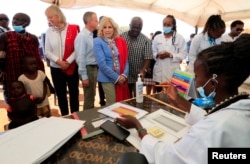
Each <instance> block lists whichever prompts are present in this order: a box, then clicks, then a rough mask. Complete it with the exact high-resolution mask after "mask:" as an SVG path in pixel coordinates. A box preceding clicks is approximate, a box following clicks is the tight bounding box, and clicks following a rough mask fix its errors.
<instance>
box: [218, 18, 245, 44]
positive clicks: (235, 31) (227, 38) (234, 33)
mask: <svg viewBox="0 0 250 164" xmlns="http://www.w3.org/2000/svg"><path fill="white" fill-rule="evenodd" d="M230 28H231V31H230V32H229V33H227V34H224V35H222V39H221V41H222V42H233V41H235V40H236V39H237V38H238V37H239V35H240V34H241V32H242V31H244V22H242V21H241V20H235V21H233V22H232V23H231V25H230Z"/></svg>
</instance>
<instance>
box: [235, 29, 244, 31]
mask: <svg viewBox="0 0 250 164" xmlns="http://www.w3.org/2000/svg"><path fill="white" fill-rule="evenodd" d="M236 31H244V29H242V28H236Z"/></svg>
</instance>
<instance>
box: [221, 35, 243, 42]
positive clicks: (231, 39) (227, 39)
mask: <svg viewBox="0 0 250 164" xmlns="http://www.w3.org/2000/svg"><path fill="white" fill-rule="evenodd" d="M238 37H239V36H236V37H234V38H232V37H231V36H230V35H229V34H224V35H222V37H221V41H222V42H233V41H235V40H236V39H237V38H238Z"/></svg>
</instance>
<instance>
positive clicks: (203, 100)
mask: <svg viewBox="0 0 250 164" xmlns="http://www.w3.org/2000/svg"><path fill="white" fill-rule="evenodd" d="M216 77H217V75H215V74H214V75H213V78H212V79H214V80H215V78H216ZM212 79H209V80H208V81H207V82H206V83H205V85H203V86H201V87H199V88H197V91H198V93H199V94H200V96H201V97H200V98H196V99H194V100H193V104H195V105H197V106H199V107H201V108H203V109H210V108H212V107H214V106H215V102H214V97H215V95H216V92H215V90H214V91H213V92H211V93H210V94H209V95H208V96H206V94H205V90H204V87H205V86H206V85H207V84H208V83H209V82H210V81H211V80H212ZM215 81H216V82H217V83H218V81H217V80H215Z"/></svg>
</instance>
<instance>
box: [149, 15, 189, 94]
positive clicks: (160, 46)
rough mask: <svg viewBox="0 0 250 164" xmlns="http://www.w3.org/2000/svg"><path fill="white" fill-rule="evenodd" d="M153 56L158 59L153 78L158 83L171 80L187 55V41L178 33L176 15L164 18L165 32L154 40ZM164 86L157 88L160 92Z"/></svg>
mask: <svg viewBox="0 0 250 164" xmlns="http://www.w3.org/2000/svg"><path fill="white" fill-rule="evenodd" d="M152 49H153V57H154V59H155V60H156V63H155V65H154V70H153V80H154V81H155V82H156V84H159V83H161V82H163V81H166V80H170V78H171V76H172V74H173V72H174V70H175V69H177V68H179V65H180V62H181V61H182V60H183V59H184V58H185V57H186V55H187V51H186V41H185V39H184V37H183V36H181V35H180V34H178V33H177V30H176V20H175V18H174V16H172V15H168V16H166V17H165V18H164V19H163V34H160V35H157V36H156V37H155V38H154V40H153V42H152ZM161 90H162V88H157V92H160V91H161Z"/></svg>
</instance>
